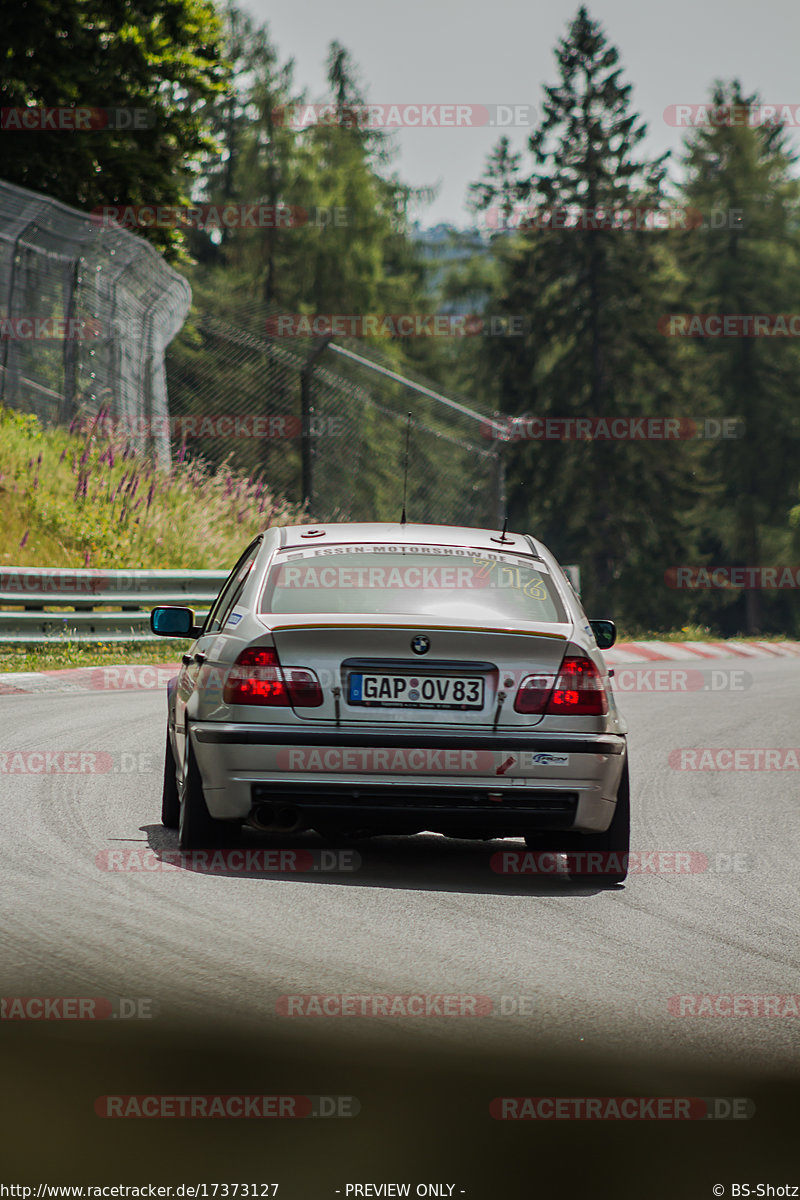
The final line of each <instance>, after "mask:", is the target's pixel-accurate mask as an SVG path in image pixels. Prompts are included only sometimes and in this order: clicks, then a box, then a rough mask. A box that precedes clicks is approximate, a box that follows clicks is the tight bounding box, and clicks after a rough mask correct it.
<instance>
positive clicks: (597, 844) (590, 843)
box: [525, 760, 631, 886]
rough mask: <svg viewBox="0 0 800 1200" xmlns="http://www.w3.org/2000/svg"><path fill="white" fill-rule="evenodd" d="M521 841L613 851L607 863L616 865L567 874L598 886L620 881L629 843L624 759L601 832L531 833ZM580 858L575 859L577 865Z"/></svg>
mask: <svg viewBox="0 0 800 1200" xmlns="http://www.w3.org/2000/svg"><path fill="white" fill-rule="evenodd" d="M525 842H526V845H528V846H529V848H530V849H531V850H549V851H555V852H559V851H560V852H561V853H562V854H566V855H571V854H580V855H583V854H589V853H592V852H597V851H599V852H600V853H602V854H604V855H609V856H612V855H613V857H614V861H613V863H609V864H608V865H609V866H611V867H612V868H618V869H611V870H607V871H603V870H595V871H592V870H586V871H581V870H576V871H570V872H569V875H570V878H571V879H573V880H575V881H576V882H579V883H595V884H601V885H602V886H611V885H612V884H615V883H624V882H625V879H626V878H627V875H628V852H629V851H630V845H631V791H630V780H629V776H628V763H627V760H626V762H625V765H624V767H623V768H622V778H621V779H620V781H619V788H618V790H617V804H616V808H615V809H614V816H613V817H612V818H611V824H610V825H609V827H608V829H607V830H606V831H605V833H567V834H564V835H563V836H560V835H558V834H547V835H545V836H543V837H541V838H537V837H536V835H535V834H531V835H530V837H526V838H525ZM581 861H582V860H581V859H578V861H577V864H576V865H577V866H578V867H580V865H581ZM567 863H568V865H569V859H568V860H567Z"/></svg>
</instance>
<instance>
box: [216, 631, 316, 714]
mask: <svg viewBox="0 0 800 1200" xmlns="http://www.w3.org/2000/svg"><path fill="white" fill-rule="evenodd" d="M222 698H223V700H224V701H225V703H226V704H263V705H268V706H270V707H272V708H288V707H289V705H290V704H292V705H294V706H295V707H297V708H318V707H319V706H320V704H322V689H321V688H320V686H319V681H318V679H317V677H316V675H315V674H314V672H313V671H307V670H305V669H304V668H301V667H287V668H286V670H285V671H283V670H282V669H281V664H280V662H279V660H278V654H277V651H276V650H275V649H274V648H273V647H272V646H248V648H247V649H246V650H242V652H241V654H240V655H239V657H238V658H237V659H236V662H235V663H234V665H233V666H232V667H231V670H230V674H229V675H228V678H227V681H226V683H225V688H224V690H223V693H222Z"/></svg>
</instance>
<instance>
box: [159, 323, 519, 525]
mask: <svg viewBox="0 0 800 1200" xmlns="http://www.w3.org/2000/svg"><path fill="white" fill-rule="evenodd" d="M267 313H268V310H267V309H266V308H264V309H263V311H259V310H258V307H257V306H255V307H253V306H248V311H247V313H246V314H245V313H237V314H236V324H229V323H226V322H222V321H220V320H219V319H217V318H214V317H212V316H210V315H208V314H204V313H194V314H193V315H192V317H191V318H190V321H189V322H188V324H187V326H186V327H185V328H184V330H183V331H182V333H181V334H180V335H179V337H177V338H176V339H175V341H174V342H173V344H172V345H171V346H170V348H169V350H168V353H167V380H168V387H169V396H170V411H171V418H172V431H173V438H174V439H177V440H178V443H179V445H178V447H177V455H178V457H179V458H180V457H182V456H183V454H184V453H188V454H191V455H194V454H200V455H202V456H203V457H204V458H206V459H210V460H211V461H212V462H216V463H221V462H223V461H225V460H228V461H230V462H231V463H233V464H234V465H236V466H237V467H238V468H239V469H242V470H245V471H246V472H247V473H248V474H251V475H255V474H261V473H263V474H264V475H265V477H266V479H267V480H268V482H269V485H270V487H271V488H272V489H274V490H275V491H277V492H279V493H280V494H282V495H284V496H286V497H287V498H288V499H290V500H307V501H308V510H309V512H310V513H312V514H313V516H314V518H315V519H318V520H337V519H338V520H399V518H400V514H401V511H402V507H403V492H404V478H405V459H406V445H407V443H408V482H407V497H406V511H407V515H408V519H409V520H410V521H425V522H428V521H432V522H441V523H444V524H464V525H479V526H480V525H485V524H487V523H489V524H492V525H493V524H497V523H498V522H501V521H502V515H501V514H502V512H503V509H504V495H503V477H502V457H501V453H502V442H501V441H497V440H493V439H492V437H491V433H490V429H489V425H490V422H488V420H487V418H482V417H481V416H480V414H478V413H476V412H474V411H473V410H471V409H470V408H469V406H468V405H467V404H465V403H461V402H459V401H456V400H455V399H454V398H452V397H448V396H444V395H442V394H441V393H440V392H438V391H437V390H436V389H435V388H433V387H432V386H430V385H428V384H426V383H425V382H424V381H422V380H419V379H413V378H411V377H409V376H407V375H402V374H400V373H399V372H398V371H397V370H396V369H395V368H394V367H393V366H392V364H391V363H390V362H388V361H387V360H386V359H385V358H384V357H383V356H382V355H380V354H378V353H377V352H376V351H375V350H374V349H373V348H367V347H366V346H365V344H364V343H359V342H355V341H353V340H347V341H344V342H343V341H341V340H339V339H337V341H335V342H334V341H328V340H327V339H317V340H311V339H302V340H300V339H295V340H294V341H293V344H292V345H291V346H289V345H287V342H286V341H281V340H280V339H279V338H275V337H270V336H268V335H267V334H266V332H265V329H266V316H267ZM409 412H410V413H411V417H410V419H409V416H408V414H409ZM175 453H176V445H175V442H173V454H175Z"/></svg>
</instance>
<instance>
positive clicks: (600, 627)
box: [589, 621, 617, 650]
mask: <svg viewBox="0 0 800 1200" xmlns="http://www.w3.org/2000/svg"><path fill="white" fill-rule="evenodd" d="M589 624H590V625H591V627H592V633H593V634H594V640H595V641H596V642H597V645H598V646H599V648H600V649H601V650H610V649H611V647H612V646H613V645H614V642H615V641H616V640H617V627H616V625H615V624H614V622H613V621H590V622H589Z"/></svg>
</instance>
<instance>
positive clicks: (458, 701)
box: [348, 674, 484, 708]
mask: <svg viewBox="0 0 800 1200" xmlns="http://www.w3.org/2000/svg"><path fill="white" fill-rule="evenodd" d="M483 687H484V680H483V679H482V678H481V677H480V676H478V677H475V676H471V675H468V676H464V675H361V674H352V675H351V676H350V686H349V689H348V700H349V702H350V703H351V704H365V705H369V706H370V707H375V708H483Z"/></svg>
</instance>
